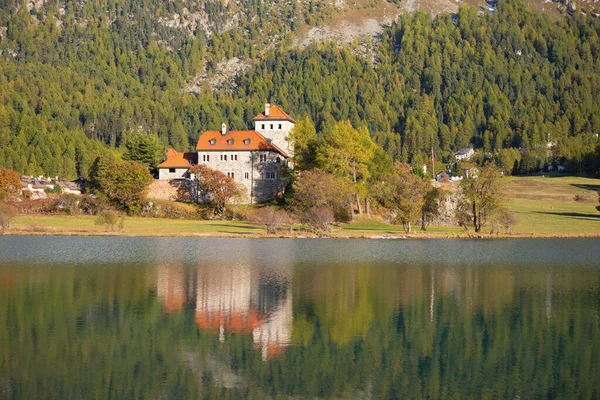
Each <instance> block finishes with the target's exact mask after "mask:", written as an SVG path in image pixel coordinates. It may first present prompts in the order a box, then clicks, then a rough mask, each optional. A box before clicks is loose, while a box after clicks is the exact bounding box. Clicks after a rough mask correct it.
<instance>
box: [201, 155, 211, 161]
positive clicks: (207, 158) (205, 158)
mask: <svg viewBox="0 0 600 400" xmlns="http://www.w3.org/2000/svg"><path fill="white" fill-rule="evenodd" d="M202 161H210V155H209V154H203V155H202Z"/></svg>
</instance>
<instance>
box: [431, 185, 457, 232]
mask: <svg viewBox="0 0 600 400" xmlns="http://www.w3.org/2000/svg"><path fill="white" fill-rule="evenodd" d="M457 206H458V194H457V193H451V194H449V195H447V196H446V198H445V199H444V201H443V202H442V203H441V204H440V214H439V215H438V217H437V218H436V219H434V220H433V222H432V225H439V226H455V225H456V209H457Z"/></svg>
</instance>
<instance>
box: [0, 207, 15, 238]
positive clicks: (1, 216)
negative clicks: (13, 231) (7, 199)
mask: <svg viewBox="0 0 600 400" xmlns="http://www.w3.org/2000/svg"><path fill="white" fill-rule="evenodd" d="M16 216H17V210H16V209H15V208H14V207H13V206H11V205H10V204H4V203H0V233H4V231H5V230H7V229H8V228H10V224H11V223H12V221H13V220H14V219H15V217H16Z"/></svg>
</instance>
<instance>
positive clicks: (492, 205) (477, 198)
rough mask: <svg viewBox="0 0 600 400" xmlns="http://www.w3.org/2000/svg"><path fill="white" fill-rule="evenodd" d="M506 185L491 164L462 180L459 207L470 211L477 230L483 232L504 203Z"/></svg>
mask: <svg viewBox="0 0 600 400" xmlns="http://www.w3.org/2000/svg"><path fill="white" fill-rule="evenodd" d="M504 186H505V185H504V178H503V176H502V174H501V173H500V171H499V170H498V168H496V167H494V166H493V165H491V164H488V165H487V166H485V167H484V168H482V169H481V170H480V171H479V172H478V173H477V175H476V176H470V177H468V178H465V179H463V180H462V181H461V183H460V190H461V196H460V199H459V203H461V204H460V206H459V208H461V209H462V210H463V211H464V212H463V213H468V215H469V218H470V219H471V221H472V222H473V227H474V228H475V232H481V228H482V227H483V226H484V225H485V224H486V222H487V220H488V218H489V217H491V216H492V214H493V213H494V212H496V211H497V210H499V209H500V208H501V207H502V206H503V205H504V199H505V197H506V196H504ZM463 220H464V218H463Z"/></svg>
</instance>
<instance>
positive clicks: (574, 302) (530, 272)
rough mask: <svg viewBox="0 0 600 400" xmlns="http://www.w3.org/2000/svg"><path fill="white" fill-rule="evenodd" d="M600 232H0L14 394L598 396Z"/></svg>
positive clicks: (7, 366) (5, 353)
mask: <svg viewBox="0 0 600 400" xmlns="http://www.w3.org/2000/svg"><path fill="white" fill-rule="evenodd" d="M599 382H600V241H599V240H598V239H523V240H521V239H510V240H450V239H441V240H440V239H438V240H336V239H196V238H126V237H23V236H21V237H18V236H2V237H0V398H2V399H12V398H15V399H95V398H99V399H107V398H136V399H137V398H139V399H142V398H143V399H190V398H215V399H227V398H231V399H239V398H254V399H265V398H309V399H313V398H344V399H346V398H349V399H363V398H372V399H387V398H389V399H395V398H402V399H412V398H415V399H422V398H433V399H437V398H442V399H447V398H456V399H466V398H473V399H487V398H490V399H492V398H502V399H535V398H544V399H552V398H556V399H565V398H578V399H579V398H581V399H588V398H589V399H592V398H600V383H599Z"/></svg>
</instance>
